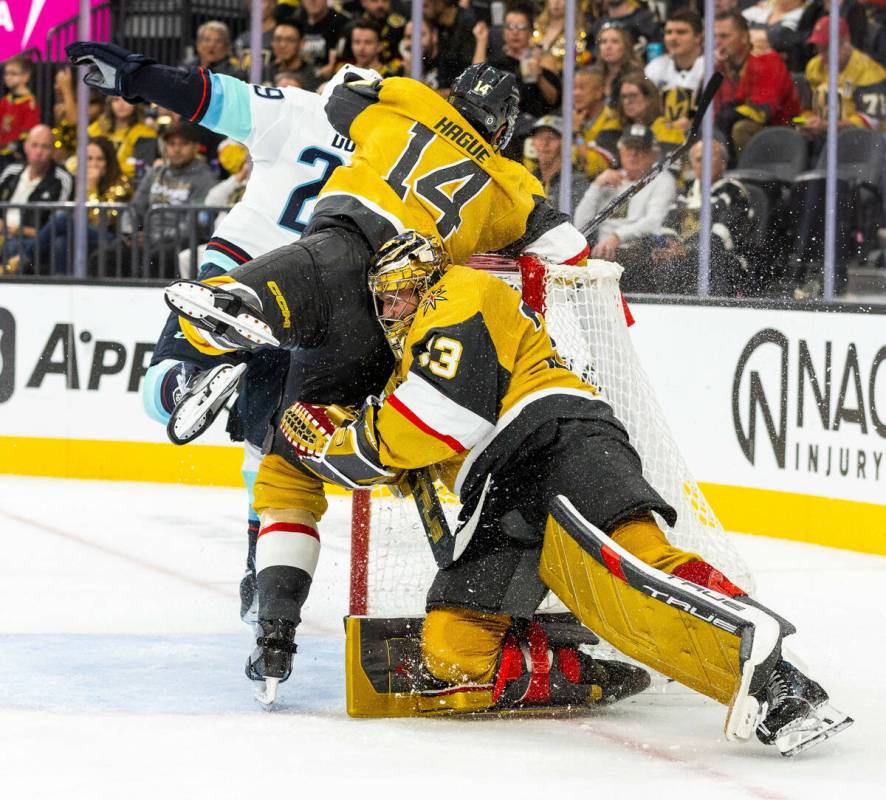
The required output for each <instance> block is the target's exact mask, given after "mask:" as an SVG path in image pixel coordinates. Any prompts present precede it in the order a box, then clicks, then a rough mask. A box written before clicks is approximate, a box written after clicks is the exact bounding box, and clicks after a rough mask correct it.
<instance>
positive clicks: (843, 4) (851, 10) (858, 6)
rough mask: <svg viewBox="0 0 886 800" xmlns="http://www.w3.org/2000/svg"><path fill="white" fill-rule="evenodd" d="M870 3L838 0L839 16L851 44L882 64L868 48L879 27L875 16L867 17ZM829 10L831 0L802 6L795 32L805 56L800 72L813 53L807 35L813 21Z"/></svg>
mask: <svg viewBox="0 0 886 800" xmlns="http://www.w3.org/2000/svg"><path fill="white" fill-rule="evenodd" d="M879 2H880V3H882V2H883V0H879ZM871 5H872V4H870V3H869V2H868V0H840V16H841V17H843V19H845V20H846V23H847V25H849V39H850V41H851V42H852V46H853V47H857V48H858V49H859V50H861V51H862V52H865V53H867V54H868V55H869V56H872V57H873V58H874V60H875V61H879V62H880V63H881V64H882V63H883V59H882V58H880V57H879V56H878V54H877V53H876V52H874V51H873V50H872V49H871V48H870V45H871V44H872V43H873V40H874V37H875V36H876V33H877V31H878V29H879V26H878V25H877V22H876V18H875V16H874V15H873V14H872V15H871V17H870V19H869V18H868V13H869V11H873V9H872V8H871ZM830 12H831V0H810V2H808V3H806V5H805V7H804V8H803V16H802V17H800V24H799V26H798V27H797V32H798V33H799V34H800V35H801V37H802V42H803V55H804V56H805V58H804V59H803V64H802V66H801V67H799V69H797V70H796V71H798V72H802V71H803V70H804V69H805V68H806V64H807V63H808V62H809V59H810V58H812V56H814V55H815V48H814V47H813V46H812V45H810V44H809V36H810V34H811V33H812V30H813V28H815V23H816V22H818V20H819V19H821V17H823V16H825V15H826V14H830ZM789 66H792V65H789Z"/></svg>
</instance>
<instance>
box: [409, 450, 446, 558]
mask: <svg viewBox="0 0 886 800" xmlns="http://www.w3.org/2000/svg"><path fill="white" fill-rule="evenodd" d="M406 483H407V484H408V486H409V489H410V491H411V492H412V500H413V502H414V503H415V510H416V511H418V516H419V519H420V520H421V525H422V527H423V528H424V530H425V535H426V536H427V537H428V544H429V545H430V546H431V553H433V555H434V561H436V562H437V566H439V567H443V566H448V565H449V564H451V563H452V561H453V558H452V541H453V540H452V531H451V530H450V529H449V522H447V520H446V515H445V514H444V513H443V505H442V503H441V502H440V496H439V495H438V494H437V487H436V486H434V479H433V478H432V477H431V472H430V470H429V469H427V468H426V467H425V468H423V469H413V470H410V471H409V472H407V473H406Z"/></svg>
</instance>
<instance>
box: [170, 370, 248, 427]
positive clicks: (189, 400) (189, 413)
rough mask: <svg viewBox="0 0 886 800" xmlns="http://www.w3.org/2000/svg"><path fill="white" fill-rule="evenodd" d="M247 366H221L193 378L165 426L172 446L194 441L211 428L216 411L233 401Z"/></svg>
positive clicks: (199, 373) (216, 414) (217, 413)
mask: <svg viewBox="0 0 886 800" xmlns="http://www.w3.org/2000/svg"><path fill="white" fill-rule="evenodd" d="M244 372H246V364H237V365H236V366H234V365H232V364H220V365H219V366H217V367H214V368H213V369H208V370H204V371H203V372H198V373H197V374H196V375H194V376H193V377H192V378H191V379H190V380H189V381H188V383H187V384H186V385H185V387H184V390H183V391H182V395H181V397H180V398H179V400H178V402H177V403H176V406H175V409H173V412H172V416H170V418H169V422H168V423H167V425H166V434H167V435H168V436H169V440H170V441H171V442H172V443H173V444H187V443H188V442H192V441H194V439H196V438H197V437H198V436H200V435H201V434H202V433H203V432H204V431H205V430H206V429H207V428H209V426H210V425H212V423H213V421H214V420H215V418H216V417H217V416H218V415H219V412H220V411H221V410H222V409H223V408H225V407H227V406H228V405H229V404H230V402H231V401H232V400H234V399H236V394H235V391H236V389H237V384H238V383H239V382H240V377H241V376H242V375H243V373H244Z"/></svg>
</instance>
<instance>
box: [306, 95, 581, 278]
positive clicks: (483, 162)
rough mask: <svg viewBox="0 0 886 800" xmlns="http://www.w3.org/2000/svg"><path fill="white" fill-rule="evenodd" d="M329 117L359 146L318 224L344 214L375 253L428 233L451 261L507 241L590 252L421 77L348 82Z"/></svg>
mask: <svg viewBox="0 0 886 800" xmlns="http://www.w3.org/2000/svg"><path fill="white" fill-rule="evenodd" d="M326 114H327V116H328V117H329V121H330V122H331V123H332V126H333V127H334V128H335V129H336V130H337V131H338V132H339V133H340V134H342V135H343V136H347V137H349V138H350V139H352V140H353V141H354V143H355V146H356V149H355V151H354V156H353V160H352V162H351V164H350V165H349V166H346V167H340V168H339V169H337V170H335V172H334V173H333V174H332V176H331V177H330V179H329V180H328V181H327V183H326V185H325V186H324V188H323V190H322V191H321V193H320V196H319V199H318V201H317V205H316V208H315V210H314V215H313V219H314V220H315V221H317V220H321V219H322V218H323V217H337V218H341V217H348V218H350V219H351V220H352V221H353V223H354V224H355V225H356V226H357V227H358V228H359V229H360V230H361V232H362V233H363V234H364V236H366V238H367V240H368V241H369V244H370V245H371V247H372V248H373V249H374V250H376V249H378V248H379V247H380V246H381V245H382V244H383V243H384V242H386V241H387V240H388V239H390V238H392V237H393V236H396V235H397V234H399V233H402V232H403V231H404V230H408V229H414V230H417V231H418V232H419V233H422V234H424V235H432V234H434V235H437V236H439V237H440V239H441V240H442V241H443V244H444V247H445V248H446V251H447V253H448V254H449V257H450V259H451V261H452V262H453V263H455V264H461V263H464V262H465V260H466V259H467V258H469V257H470V256H471V255H473V254H474V253H483V252H492V251H498V250H502V249H503V248H505V247H508V246H510V245H513V246H514V253H519V252H532V253H535V254H537V255H540V256H542V257H544V258H547V259H549V260H551V261H554V262H559V263H566V262H573V263H574V262H576V261H578V259H580V258H583V257H584V256H585V255H586V253H587V250H586V242H585V240H584V237H583V236H582V235H581V234H580V233H579V232H578V231H577V230H576V229H575V228H574V227H573V226H572V225H571V224H570V223H569V222H568V217H567V216H566V215H564V214H560V213H559V212H556V211H554V210H553V209H552V208H550V207H549V206H547V205H545V204H544V202H543V201H544V189H543V188H542V186H541V184H540V183H539V182H538V180H537V179H536V178H535V177H533V176H532V175H531V174H530V173H529V172H528V171H527V170H526V169H525V168H524V167H523V166H522V165H520V164H517V163H516V162H514V161H511V160H510V159H508V158H505V157H504V156H501V155H499V154H498V153H497V152H496V151H494V150H493V148H492V146H491V145H489V144H488V143H487V142H486V141H485V140H484V139H483V138H482V137H481V136H480V134H479V133H478V132H477V131H476V130H475V129H474V128H473V127H472V126H471V125H470V124H469V123H468V122H467V121H466V120H465V118H464V117H463V116H462V115H461V114H460V113H459V112H458V111H457V110H456V109H455V108H454V107H453V106H451V105H450V104H449V103H447V102H446V101H445V100H443V99H442V98H441V97H440V96H439V95H438V94H437V93H436V92H435V91H433V90H432V89H430V88H428V87H427V86H425V85H424V84H422V83H419V82H418V81H414V80H412V79H410V78H388V79H386V80H383V81H381V82H377V83H374V84H371V85H370V84H367V83H365V82H357V83H348V84H344V85H342V86H339V87H336V89H335V90H334V91H333V94H332V97H331V98H330V100H329V102H328V104H327V105H326Z"/></svg>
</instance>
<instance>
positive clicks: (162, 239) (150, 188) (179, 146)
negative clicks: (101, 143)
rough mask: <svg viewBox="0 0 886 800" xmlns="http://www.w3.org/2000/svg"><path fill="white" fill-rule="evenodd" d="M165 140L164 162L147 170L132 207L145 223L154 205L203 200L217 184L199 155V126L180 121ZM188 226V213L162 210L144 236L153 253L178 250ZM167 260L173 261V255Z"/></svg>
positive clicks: (192, 202) (168, 130) (168, 131)
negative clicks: (164, 212) (167, 212)
mask: <svg viewBox="0 0 886 800" xmlns="http://www.w3.org/2000/svg"><path fill="white" fill-rule="evenodd" d="M162 140H163V144H164V149H165V158H164V161H163V163H162V164H160V165H159V166H156V167H152V168H151V169H150V170H148V171H147V172H146V173H145V176H144V178H142V181H141V183H140V184H139V186H138V190H137V191H136V193H135V196H134V197H133V198H132V210H133V211H134V212H135V214H136V216H137V218H138V220H139V221H140V222H141V224H142V225H144V222H145V219H146V218H147V214H148V210H149V209H150V208H151V206H183V205H193V204H196V203H202V202H204V200H205V198H206V193H207V192H208V191H209V190H210V189H211V188H212V187H213V186H214V185H215V184H216V179H215V175H213V172H212V170H211V169H210V168H209V165H208V164H207V163H206V162H205V161H204V160H203V159H201V158H198V156H197V153H198V148H199V141H200V137H199V134H198V132H197V130H196V126H195V125H192V124H190V123H188V122H176V123H174V124H173V125H170V126H169V128H167V129H166V130H165V131H164V132H163V135H162ZM187 227H188V225H187V216H186V215H183V214H181V213H169V214H162V213H161V214H159V215H156V216H154V217H153V218H152V220H151V225H150V229H149V231H148V232H147V234H148V235H147V236H146V237H144V236H143V237H142V238H143V240H144V241H145V244H146V245H149V246H150V249H151V250H152V251H153V252H156V253H160V252H161V251H162V253H163V254H169V253H174V252H178V251H179V250H181V249H182V245H181V242H182V241H184V240H186V235H187V234H186V231H187ZM161 258H162V256H161ZM163 260H164V261H166V262H169V263H171V261H170V260H169V258H166V259H163Z"/></svg>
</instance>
